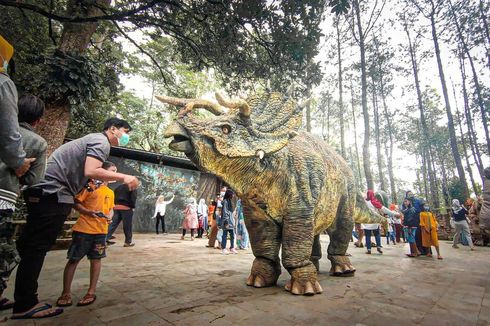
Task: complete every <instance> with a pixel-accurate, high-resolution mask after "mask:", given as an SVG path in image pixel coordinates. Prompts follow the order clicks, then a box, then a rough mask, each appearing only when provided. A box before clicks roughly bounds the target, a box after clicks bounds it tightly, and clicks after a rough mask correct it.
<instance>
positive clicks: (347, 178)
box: [165, 93, 384, 295]
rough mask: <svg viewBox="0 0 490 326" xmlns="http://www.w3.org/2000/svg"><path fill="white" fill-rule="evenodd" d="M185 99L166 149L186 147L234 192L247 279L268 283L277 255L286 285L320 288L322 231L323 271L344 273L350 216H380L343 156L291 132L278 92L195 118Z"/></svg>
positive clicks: (296, 114)
mask: <svg viewBox="0 0 490 326" xmlns="http://www.w3.org/2000/svg"><path fill="white" fill-rule="evenodd" d="M183 101H184V100H183ZM185 101H187V102H182V105H184V104H185V105H186V107H185V109H184V110H183V111H181V112H183V113H182V114H180V115H179V118H178V119H177V121H176V122H174V124H173V125H171V126H169V127H168V129H167V130H166V132H165V136H166V137H172V136H173V137H174V141H173V142H172V143H171V145H170V147H171V148H173V149H176V150H181V151H184V152H186V155H187V156H188V157H189V158H190V159H191V160H192V161H193V162H194V163H195V164H196V165H197V166H198V167H199V168H200V169H201V170H203V171H206V172H211V173H213V174H215V175H217V176H218V177H220V178H221V179H223V180H224V181H225V182H226V183H228V184H229V185H230V186H231V187H232V188H233V189H234V190H235V192H236V193H237V195H238V196H239V197H240V198H241V199H242V203H243V208H244V216H245V222H246V226H247V229H248V231H249V234H250V242H251V246H252V250H253V253H254V255H255V257H256V258H255V261H254V263H253V265H252V269H251V272H250V276H249V277H248V279H247V285H250V286H255V287H266V286H272V285H275V284H276V282H277V279H278V277H279V275H280V273H281V267H280V263H281V262H282V265H283V266H284V267H285V268H286V269H287V270H288V272H289V273H290V274H291V280H290V281H289V282H288V283H287V284H286V290H288V291H290V292H291V293H293V294H305V295H313V294H315V293H321V292H322V288H321V286H320V284H319V283H318V281H317V270H318V266H319V264H318V261H319V259H320V258H321V256H322V254H321V247H320V241H319V234H320V233H321V232H323V231H324V230H327V232H328V234H329V236H330V244H329V246H328V250H327V251H328V258H329V260H330V261H331V263H332V268H331V271H330V272H331V275H334V276H352V275H353V274H354V272H355V269H354V267H353V266H352V264H351V263H350V260H349V258H348V257H347V256H346V255H345V254H346V251H347V247H348V244H349V241H350V237H351V231H352V229H353V225H354V220H355V221H356V222H358V223H361V222H371V223H376V222H378V223H379V222H384V218H382V217H381V216H378V215H376V214H375V213H373V212H371V211H370V210H369V209H368V208H367V206H366V204H365V202H364V200H363V198H362V196H360V194H359V193H358V192H357V189H355V182H354V177H353V174H352V171H351V170H350V169H349V167H348V166H347V164H346V162H345V161H344V160H343V159H342V158H341V157H340V156H339V155H338V154H337V153H335V151H333V150H332V149H331V148H329V147H328V145H327V144H326V143H325V142H323V141H322V140H320V139H319V138H317V137H315V136H313V135H311V134H309V133H305V132H298V129H299V126H300V124H301V116H302V115H301V114H302V112H301V108H300V107H298V105H296V103H295V102H294V100H292V99H290V98H289V97H286V96H283V95H282V94H280V93H266V94H261V95H254V96H251V97H249V98H248V99H247V100H246V103H248V106H249V107H247V108H243V109H240V108H236V106H233V105H229V106H228V107H230V108H232V109H231V110H230V111H229V112H228V113H223V114H220V115H218V116H216V117H212V118H207V119H197V118H195V117H194V116H193V115H192V110H193V109H194V108H195V106H193V105H194V103H193V102H192V100H185ZM165 102H169V103H172V104H175V103H176V102H175V101H174V100H172V102H170V101H165ZM196 102H197V101H196ZM189 103H191V104H189ZM241 103H244V102H243V101H242V102H241ZM208 106H209V105H208ZM202 107H204V106H202ZM247 110H249V111H247ZM218 111H221V110H220V109H216V108H214V107H213V112H214V113H216V112H218ZM223 112H225V110H223ZM280 249H281V253H282V257H281V259H279V250H280Z"/></svg>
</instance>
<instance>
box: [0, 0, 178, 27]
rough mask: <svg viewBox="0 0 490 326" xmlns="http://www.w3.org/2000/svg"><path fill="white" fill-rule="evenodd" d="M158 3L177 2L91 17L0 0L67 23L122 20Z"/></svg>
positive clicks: (157, 1) (143, 6) (153, 3)
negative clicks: (65, 14) (68, 14)
mask: <svg viewBox="0 0 490 326" xmlns="http://www.w3.org/2000/svg"><path fill="white" fill-rule="evenodd" d="M160 3H166V4H171V5H177V3H176V2H174V1H169V0H152V1H150V2H148V3H147V4H144V5H141V6H139V7H137V8H134V9H131V10H126V11H121V12H115V13H113V14H105V15H100V16H91V17H67V16H60V15H57V14H54V13H52V12H50V11H47V10H45V9H44V8H42V7H39V6H36V5H32V4H29V3H23V2H18V1H15V0H0V6H5V7H14V8H20V9H26V10H30V11H32V12H35V13H37V14H40V15H41V16H44V17H46V18H49V19H52V20H56V21H59V22H67V23H88V22H97V21H99V20H112V21H114V20H124V19H125V18H127V17H128V16H131V15H134V14H136V13H139V12H141V11H145V10H147V9H150V8H152V7H154V6H155V5H157V4H160Z"/></svg>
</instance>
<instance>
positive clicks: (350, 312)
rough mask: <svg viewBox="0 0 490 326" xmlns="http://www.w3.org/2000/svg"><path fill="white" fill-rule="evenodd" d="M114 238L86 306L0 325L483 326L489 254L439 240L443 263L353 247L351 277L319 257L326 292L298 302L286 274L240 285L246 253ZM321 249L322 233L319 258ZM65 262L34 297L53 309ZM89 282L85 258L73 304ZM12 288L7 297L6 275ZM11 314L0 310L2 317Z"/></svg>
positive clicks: (61, 255) (488, 310) (53, 266)
mask: <svg viewBox="0 0 490 326" xmlns="http://www.w3.org/2000/svg"><path fill="white" fill-rule="evenodd" d="M117 237H118V239H117V240H116V241H118V243H117V244H116V245H114V246H111V247H110V248H109V250H108V257H107V258H105V259H104V260H103V266H102V273H101V277H100V280H99V285H98V290H97V301H96V302H95V303H94V304H93V305H91V306H87V307H76V306H73V307H68V308H66V309H65V312H64V313H63V314H62V315H60V316H58V317H55V318H49V319H44V320H43V319H41V320H37V321H31V320H28V321H15V320H8V321H7V322H6V323H2V325H22V326H24V325H137V326H139V325H198V324H199V325H205V324H209V325H381V324H390V325H413V324H417V325H490V248H478V249H477V251H475V252H470V251H469V249H468V248H467V247H461V248H460V249H457V250H455V249H452V248H451V246H450V244H449V243H448V242H446V241H442V242H441V248H442V255H443V256H444V258H445V259H444V260H442V261H437V260H436V259H432V258H419V259H412V258H408V257H404V252H405V251H406V250H408V248H407V246H403V245H398V246H387V245H384V251H385V254H384V255H378V254H377V253H373V254H372V255H366V254H364V249H358V248H355V247H354V246H353V245H352V244H351V246H350V248H349V252H350V253H351V254H352V256H353V257H352V261H353V263H354V266H356V268H357V272H356V276H355V277H350V278H335V277H331V276H329V275H328V270H329V268H330V263H329V262H328V260H327V259H326V255H324V258H323V259H322V260H321V264H320V268H321V270H322V272H321V273H320V275H319V280H320V283H321V285H322V287H323V289H324V293H323V294H320V295H315V296H312V297H305V296H294V295H291V294H289V293H288V292H286V291H284V290H283V288H284V284H285V282H286V281H287V280H288V277H289V274H288V273H287V272H286V271H285V270H283V274H282V275H281V277H280V278H279V282H278V286H277V287H272V288H266V289H254V288H251V287H247V286H246V285H245V280H246V278H247V276H248V273H249V270H250V267H251V264H252V261H253V255H252V253H251V252H250V251H240V252H239V254H238V255H229V256H223V255H221V252H220V251H219V250H216V249H209V248H205V247H204V245H205V244H206V243H207V241H206V240H204V239H196V240H195V241H190V238H189V237H187V239H186V240H185V241H180V240H179V235H177V234H170V235H158V236H157V235H150V234H136V235H135V239H134V241H135V242H136V246H135V247H132V248H123V247H122V241H121V239H120V238H121V235H117ZM327 243H328V237H327V236H322V248H323V250H324V253H325V252H326V246H327ZM383 243H385V239H383ZM65 256H66V251H64V250H59V251H53V252H50V253H49V254H48V256H47V258H46V262H45V266H44V269H43V271H42V274H41V277H40V282H39V284H40V286H39V294H40V298H41V299H44V300H47V301H48V302H50V303H54V302H55V300H56V298H57V297H58V296H59V294H60V291H61V288H62V284H61V278H62V273H63V267H64V264H65V261H66V260H65ZM88 282H89V272H88V262H87V261H86V260H84V261H83V262H81V263H80V265H79V268H78V270H77V274H76V275H75V280H74V283H73V289H72V292H73V301H74V302H75V303H76V302H77V300H79V299H80V297H81V296H83V295H84V294H85V292H84V291H86V288H87V286H88ZM9 285H10V287H9V289H7V292H6V295H7V296H8V297H10V298H11V297H12V289H13V279H12V280H11V282H10V284H9ZM8 315H9V313H8V312H2V313H1V314H0V318H5V317H6V316H8Z"/></svg>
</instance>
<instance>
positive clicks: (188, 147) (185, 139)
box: [163, 122, 194, 153]
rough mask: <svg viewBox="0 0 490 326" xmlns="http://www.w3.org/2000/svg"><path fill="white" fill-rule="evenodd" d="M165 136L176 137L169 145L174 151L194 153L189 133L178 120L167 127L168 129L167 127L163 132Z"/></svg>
mask: <svg viewBox="0 0 490 326" xmlns="http://www.w3.org/2000/svg"><path fill="white" fill-rule="evenodd" d="M163 137H165V138H170V137H173V138H174V139H172V141H171V142H170V144H169V145H168V147H169V148H170V149H172V150H174V151H178V152H184V153H192V152H193V151H194V149H193V148H192V144H191V141H190V139H189V134H188V133H187V131H186V130H185V128H184V127H183V126H182V125H180V124H179V123H177V122H173V123H172V124H170V125H169V126H168V127H167V129H165V131H164V132H163Z"/></svg>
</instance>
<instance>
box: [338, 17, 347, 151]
mask: <svg viewBox="0 0 490 326" xmlns="http://www.w3.org/2000/svg"><path fill="white" fill-rule="evenodd" d="M339 23H340V22H339V19H337V20H336V28H337V60H338V62H339V64H338V65H339V78H338V81H339V122H340V153H341V154H342V157H343V158H344V159H345V158H347V156H346V153H345V138H344V137H345V135H344V101H343V94H342V93H343V88H342V86H343V85H342V51H341V50H342V49H341V44H340V41H341V40H340V26H339Z"/></svg>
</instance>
